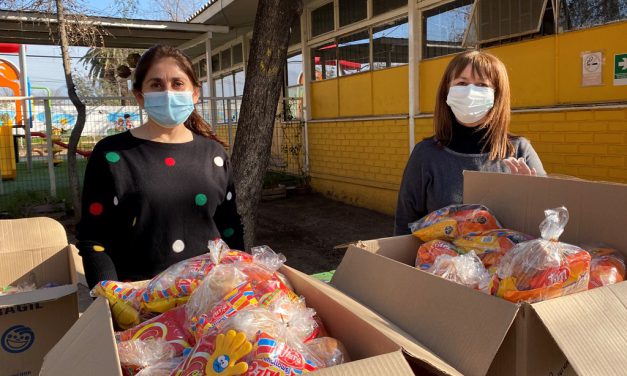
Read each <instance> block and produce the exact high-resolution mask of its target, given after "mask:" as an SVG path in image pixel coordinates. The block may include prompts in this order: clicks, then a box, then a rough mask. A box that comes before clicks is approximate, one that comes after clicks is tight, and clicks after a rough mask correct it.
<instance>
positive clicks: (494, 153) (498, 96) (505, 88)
mask: <svg viewBox="0 0 627 376" xmlns="http://www.w3.org/2000/svg"><path fill="white" fill-rule="evenodd" d="M468 65H470V66H471V67H472V70H473V72H474V74H475V75H476V76H479V77H481V78H487V79H488V80H490V82H491V83H492V85H494V106H493V107H492V109H491V110H490V111H489V112H488V115H487V119H486V122H485V123H484V125H482V126H485V127H487V134H486V139H487V141H488V143H487V145H489V147H488V149H489V150H487V151H488V152H489V153H490V155H489V158H490V159H492V160H495V159H505V158H507V157H510V156H512V155H513V154H514V146H513V145H512V143H511V141H510V138H511V137H512V135H511V134H510V133H509V122H510V116H511V114H510V113H511V108H510V90H509V78H508V77H507V70H506V69H505V65H504V64H503V62H501V60H499V59H498V58H497V57H496V56H494V55H491V54H489V53H487V52H484V51H467V52H464V53H461V54H459V55H457V56H455V57H454V58H453V59H452V60H451V61H450V62H449V64H448V66H447V67H446V70H445V71H444V75H443V76H442V81H440V86H439V88H438V93H437V96H436V102H435V113H434V119H433V125H434V128H435V136H436V138H437V139H438V141H439V142H441V143H442V144H444V145H447V144H448V143H449V142H450V140H451V136H452V124H453V116H454V115H453V112H452V111H451V108H450V107H449V106H448V105H447V104H446V97H447V96H448V91H449V86H450V84H451V82H452V81H453V80H454V79H455V78H457V77H459V75H461V73H462V72H463V71H464V69H466V67H467V66H468ZM487 145H486V146H487Z"/></svg>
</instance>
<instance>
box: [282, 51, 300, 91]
mask: <svg viewBox="0 0 627 376" xmlns="http://www.w3.org/2000/svg"><path fill="white" fill-rule="evenodd" d="M285 82H286V83H287V87H291V86H300V85H303V84H304V80H303V55H302V54H300V53H295V54H292V55H289V56H288V57H287V68H286V69H285Z"/></svg>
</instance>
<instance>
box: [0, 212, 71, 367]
mask: <svg viewBox="0 0 627 376" xmlns="http://www.w3.org/2000/svg"><path fill="white" fill-rule="evenodd" d="M33 279H34V282H36V284H37V286H38V287H41V286H42V285H45V284H47V283H54V284H56V285H58V286H57V287H51V288H45V289H39V290H35V291H30V292H24V293H19V294H14V295H5V296H0V364H1V365H2V366H1V367H0V375H1V376H16V375H19V376H26V375H37V374H38V373H39V369H40V367H41V364H42V361H43V358H44V355H46V353H47V352H48V351H49V350H50V349H51V348H52V347H53V346H54V345H55V344H56V343H57V342H58V341H59V339H60V338H61V337H62V336H63V335H64V334H65V332H67V330H68V329H69V328H70V327H71V326H72V324H74V322H75V321H76V320H77V319H78V297H77V288H76V269H75V267H74V261H73V258H72V249H71V246H70V245H69V244H68V241H67V237H66V234H65V229H64V228H63V226H61V224H60V223H58V222H57V221H55V220H53V219H50V218H28V219H16V220H1V221H0V286H6V285H17V284H18V283H20V282H22V281H25V280H31V281H32V280H33Z"/></svg>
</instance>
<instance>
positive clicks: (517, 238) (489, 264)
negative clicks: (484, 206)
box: [453, 229, 534, 269]
mask: <svg viewBox="0 0 627 376" xmlns="http://www.w3.org/2000/svg"><path fill="white" fill-rule="evenodd" d="M533 239H534V237H533V236H531V235H527V234H523V233H522V232H518V231H514V230H508V229H497V230H488V231H481V232H478V233H472V234H468V235H464V236H462V237H459V238H457V239H455V240H453V245H454V246H455V248H456V249H457V250H458V251H459V252H460V253H466V252H470V251H475V253H476V254H477V256H479V258H480V259H481V261H482V262H483V265H484V266H485V267H486V268H487V269H491V268H495V267H496V264H497V263H498V261H499V260H500V259H501V257H503V255H504V254H505V253H507V252H508V251H509V250H510V249H512V248H513V247H514V246H515V245H516V244H518V243H522V242H526V241H529V240H533Z"/></svg>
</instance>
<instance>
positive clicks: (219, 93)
mask: <svg viewBox="0 0 627 376" xmlns="http://www.w3.org/2000/svg"><path fill="white" fill-rule="evenodd" d="M213 84H214V88H215V91H214V93H215V96H216V97H221V96H222V79H221V78H218V79H217V80H214V81H213Z"/></svg>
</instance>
